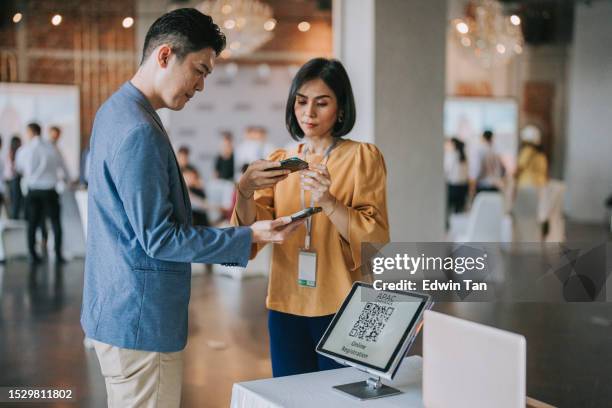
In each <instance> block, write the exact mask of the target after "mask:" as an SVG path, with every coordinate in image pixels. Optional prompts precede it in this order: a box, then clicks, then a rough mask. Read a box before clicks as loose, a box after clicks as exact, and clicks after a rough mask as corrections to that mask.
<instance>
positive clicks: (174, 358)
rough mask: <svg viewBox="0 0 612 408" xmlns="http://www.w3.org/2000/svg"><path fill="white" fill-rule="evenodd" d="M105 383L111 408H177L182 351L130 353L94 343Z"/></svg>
mask: <svg viewBox="0 0 612 408" xmlns="http://www.w3.org/2000/svg"><path fill="white" fill-rule="evenodd" d="M92 342H93V344H94V347H95V349H96V354H97V355H98V360H99V361H100V368H101V370H102V375H103V376H104V381H105V382H106V394H107V397H108V407H109V408H178V407H179V406H180V405H181V385H182V382H183V351H178V352H175V353H158V352H151V351H141V350H129V349H124V348H120V347H115V346H111V345H110V344H106V343H101V342H99V341H96V340H92Z"/></svg>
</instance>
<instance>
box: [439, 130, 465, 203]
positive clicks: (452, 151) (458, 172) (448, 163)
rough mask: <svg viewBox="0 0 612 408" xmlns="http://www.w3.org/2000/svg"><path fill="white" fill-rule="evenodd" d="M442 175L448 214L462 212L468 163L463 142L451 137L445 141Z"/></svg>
mask: <svg viewBox="0 0 612 408" xmlns="http://www.w3.org/2000/svg"><path fill="white" fill-rule="evenodd" d="M444 147H445V149H444V176H445V178H446V186H447V209H448V212H449V214H454V213H459V212H463V211H464V209H465V202H466V199H467V195H468V164H467V157H466V155H465V143H463V142H462V141H461V140H459V139H457V138H456V137H453V138H452V139H449V140H447V141H446V142H445V146H444Z"/></svg>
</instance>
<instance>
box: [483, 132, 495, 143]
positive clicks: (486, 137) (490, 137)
mask: <svg viewBox="0 0 612 408" xmlns="http://www.w3.org/2000/svg"><path fill="white" fill-rule="evenodd" d="M482 137H483V138H484V140H486V141H487V142H489V143H491V140H493V132H492V131H490V130H485V131H484V132H483V133H482Z"/></svg>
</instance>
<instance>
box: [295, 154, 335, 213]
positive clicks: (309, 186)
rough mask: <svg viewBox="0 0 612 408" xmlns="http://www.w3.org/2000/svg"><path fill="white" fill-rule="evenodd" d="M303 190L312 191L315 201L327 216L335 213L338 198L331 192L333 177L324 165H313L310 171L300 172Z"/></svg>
mask: <svg viewBox="0 0 612 408" xmlns="http://www.w3.org/2000/svg"><path fill="white" fill-rule="evenodd" d="M300 182H301V188H302V190H306V191H310V193H311V194H312V198H313V200H314V201H315V202H316V203H317V204H318V205H319V206H320V207H322V208H323V211H325V213H326V214H328V215H329V214H330V212H333V208H334V206H335V205H336V198H335V197H334V196H333V195H332V194H331V193H330V192H329V188H330V186H331V176H330V175H329V171H328V170H327V166H325V165H324V164H314V165H311V166H310V168H309V169H308V170H302V171H301V172H300Z"/></svg>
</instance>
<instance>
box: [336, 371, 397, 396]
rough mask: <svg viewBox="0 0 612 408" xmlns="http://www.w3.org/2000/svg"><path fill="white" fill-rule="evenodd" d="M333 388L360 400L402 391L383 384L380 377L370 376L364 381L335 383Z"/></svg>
mask: <svg viewBox="0 0 612 408" xmlns="http://www.w3.org/2000/svg"><path fill="white" fill-rule="evenodd" d="M334 389H336V390H338V391H341V392H344V393H346V394H349V395H350V396H351V397H353V398H357V399H358V400H361V401H363V400H369V399H374V398H382V397H389V396H391V395H397V394H401V393H402V392H401V391H400V390H398V389H397V388H393V387H389V386H388V385H384V384H383V383H382V382H381V381H380V377H370V378H368V379H367V380H366V381H358V382H354V383H348V384H342V385H335V386H334Z"/></svg>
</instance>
